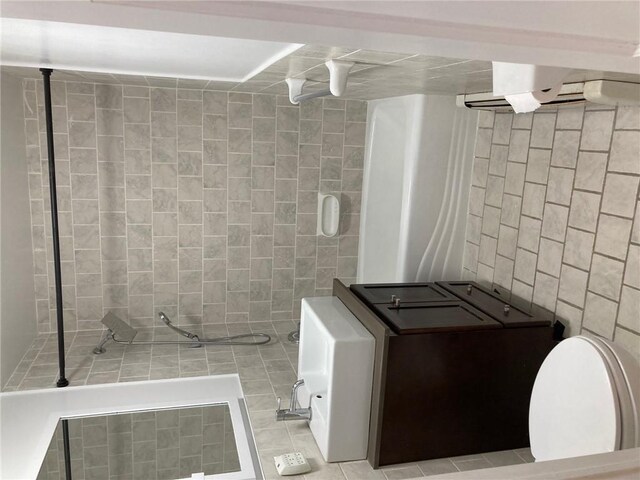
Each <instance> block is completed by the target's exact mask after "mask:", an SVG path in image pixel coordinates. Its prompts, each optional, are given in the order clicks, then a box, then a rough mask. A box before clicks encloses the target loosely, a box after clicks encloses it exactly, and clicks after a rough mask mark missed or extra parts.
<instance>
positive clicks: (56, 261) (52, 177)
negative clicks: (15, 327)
mask: <svg viewBox="0 0 640 480" xmlns="http://www.w3.org/2000/svg"><path fill="white" fill-rule="evenodd" d="M40 71H41V72H42V80H43V82H44V111H45V115H46V120H47V152H48V154H49V194H50V198H51V236H52V237H53V267H54V273H55V279H56V317H57V325H58V365H59V368H60V377H59V378H58V381H57V382H56V386H58V387H66V386H67V385H69V380H67V378H66V377H65V373H64V368H65V364H64V317H63V312H62V272H61V271H60V237H59V234H58V194H57V193H56V159H55V154H54V151H53V115H52V112H51V73H52V72H53V70H52V69H50V68H41V69H40Z"/></svg>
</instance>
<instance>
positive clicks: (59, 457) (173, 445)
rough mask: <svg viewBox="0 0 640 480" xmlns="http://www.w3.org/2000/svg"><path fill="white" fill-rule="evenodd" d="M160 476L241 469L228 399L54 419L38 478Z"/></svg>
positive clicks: (142, 479)
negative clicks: (67, 457)
mask: <svg viewBox="0 0 640 480" xmlns="http://www.w3.org/2000/svg"><path fill="white" fill-rule="evenodd" d="M65 421H66V422H67V425H68V432H69V453H70V459H71V478H73V479H89V478H92V479H105V480H108V479H116V478H117V479H125V478H126V479H136V480H145V479H153V480H161V479H176V478H190V477H191V475H192V474H193V473H199V472H204V474H205V475H213V474H217V473H226V472H235V471H239V470H240V462H239V460H238V451H237V448H236V441H235V436H234V434H233V426H232V423H231V415H230V413H229V406H228V405H227V404H216V405H207V406H199V407H180V408H172V409H164V410H151V411H138V412H129V413H115V414H107V415H99V416H92V417H82V418H78V417H75V418H69V419H61V420H60V421H59V422H58V426H57V427H56V430H55V433H54V435H53V438H52V439H51V443H50V445H49V450H48V451H47V455H46V457H45V459H44V462H43V464H42V467H41V468H40V473H39V474H38V477H37V478H38V480H53V479H55V480H59V479H60V480H63V479H66V478H69V477H68V476H67V472H66V470H65V457H64V429H63V422H65Z"/></svg>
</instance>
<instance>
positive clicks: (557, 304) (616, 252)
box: [464, 105, 640, 355]
mask: <svg viewBox="0 0 640 480" xmlns="http://www.w3.org/2000/svg"><path fill="white" fill-rule="evenodd" d="M507 117H513V118H512V119H509V118H507ZM498 118H500V125H501V126H500V133H498V134H497V128H498V127H497V126H496V125H497V123H498ZM505 125H510V137H509V140H508V141H504V135H505V132H506V131H507V130H506V127H505ZM480 127H481V128H479V129H478V136H477V140H476V151H475V160H474V167H473V176H472V187H471V195H470V202H469V219H468V222H467V234H466V241H467V244H466V249H465V261H464V268H465V271H464V277H465V278H470V279H476V280H477V281H479V282H481V283H485V284H486V285H487V286H492V287H497V288H501V289H502V290H501V291H506V292H507V293H510V294H511V298H512V300H513V301H514V302H516V303H517V304H518V305H521V306H525V307H533V308H535V309H536V311H537V312H540V313H541V314H543V315H546V316H550V317H552V316H553V315H554V314H555V318H556V319H558V320H561V321H562V322H563V323H564V324H565V325H566V327H567V333H568V334H569V335H576V334H578V333H580V332H581V331H586V332H590V333H592V334H596V335H601V336H603V337H606V338H609V339H613V340H614V341H615V342H617V343H619V344H621V345H623V346H625V348H627V349H630V350H631V351H632V353H634V354H636V355H637V354H638V352H639V351H640V348H639V347H640V323H639V322H640V313H639V312H640V305H639V304H638V302H640V233H639V232H640V220H639V216H640V213H639V212H638V206H639V205H640V202H638V195H639V188H640V187H639V185H640V109H639V108H638V107H619V108H617V109H613V108H600V109H592V108H591V106H590V105H587V108H584V107H577V108H562V109H559V110H558V111H557V112H549V111H545V112H538V113H534V114H528V115H509V114H493V113H490V112H481V113H480ZM496 135H498V137H497V138H498V140H497V141H496ZM503 158H506V164H505V165H504V167H503V160H502V159H503ZM496 215H498V218H499V224H498V225H496ZM496 241H497V248H494V242H496Z"/></svg>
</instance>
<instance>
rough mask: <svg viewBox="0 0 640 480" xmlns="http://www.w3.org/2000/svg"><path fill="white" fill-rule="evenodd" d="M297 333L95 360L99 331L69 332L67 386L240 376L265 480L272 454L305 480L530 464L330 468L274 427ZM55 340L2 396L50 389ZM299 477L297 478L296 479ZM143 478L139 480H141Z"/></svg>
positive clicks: (510, 459)
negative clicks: (298, 456) (300, 465)
mask: <svg viewBox="0 0 640 480" xmlns="http://www.w3.org/2000/svg"><path fill="white" fill-rule="evenodd" d="M294 328H295V324H294V323H293V322H289V321H283V322H254V323H250V324H243V325H204V326H203V327H202V328H201V329H194V333H197V334H200V335H204V336H206V337H213V336H223V335H238V334H242V333H251V332H254V333H256V332H264V333H268V334H270V335H271V336H272V337H273V340H272V342H271V343H270V344H268V345H263V346H207V347H204V348H188V347H187V346H184V345H153V346H151V345H118V344H114V343H112V342H109V343H108V344H107V345H106V350H107V351H106V352H105V353H104V354H102V355H93V354H92V353H91V351H92V349H93V348H94V347H95V345H96V344H97V343H98V341H99V339H100V336H101V332H99V331H90V332H77V333H71V334H67V337H66V343H67V345H68V347H67V357H66V360H67V377H68V378H69V381H70V382H71V384H72V385H85V384H86V385H89V384H97V383H114V382H129V381H138V380H154V379H161V378H175V377H190V376H201V375H218V374H225V373H237V374H238V375H239V376H240V380H241V382H242V387H243V389H244V392H245V396H246V400H247V405H248V408H249V413H250V416H251V422H252V425H253V429H254V436H255V439H256V444H257V446H258V450H259V453H260V457H261V459H262V465H263V469H264V474H265V478H266V479H267V480H271V479H276V478H280V477H279V476H278V474H277V473H276V471H275V468H274V466H273V457H274V456H275V455H280V454H282V453H283V452H289V451H294V450H295V451H301V452H302V453H303V454H305V455H306V456H307V458H308V459H309V463H310V464H311V466H312V468H313V471H312V472H311V473H310V474H307V475H305V476H304V477H302V478H304V479H305V480H306V479H307V478H308V479H320V480H369V479H371V480H399V479H410V478H424V477H428V476H430V475H436V474H442V473H451V472H456V471H466V470H475V469H481V468H489V467H497V466H504V465H513V464H518V463H526V462H531V461H533V458H532V457H531V453H530V451H529V449H521V450H513V451H504V452H493V453H487V454H481V455H468V456H463V457H456V458H444V459H438V460H429V461H425V462H419V463H410V464H403V465H393V466H391V467H385V468H382V469H380V470H373V469H372V468H371V467H370V466H369V464H368V463H367V462H366V461H357V462H346V463H340V464H335V463H334V464H327V463H325V462H324V461H323V460H322V456H321V454H320V452H319V450H318V448H317V446H316V444H315V441H314V439H313V436H312V434H311V431H310V430H309V428H308V426H307V425H306V424H305V423H302V422H283V423H276V422H275V420H274V410H275V408H276V397H278V396H280V397H282V399H283V406H285V407H286V406H287V403H288V400H287V399H288V398H289V393H290V389H291V385H292V384H293V382H294V381H295V380H296V367H297V363H298V348H297V346H296V345H292V344H290V343H289V342H288V341H287V334H288V333H289V332H290V331H292V330H293V329H294ZM151 339H155V340H175V339H180V338H179V337H177V335H176V334H175V333H173V332H171V331H169V330H168V329H167V328H162V327H161V328H156V329H147V330H140V331H139V332H138V335H137V336H136V341H143V340H151ZM57 358H58V357H57V340H56V337H55V335H53V334H51V335H42V336H39V337H38V338H37V339H36V341H35V342H34V344H33V345H32V346H31V348H30V349H29V351H28V352H27V353H26V354H25V357H24V358H23V360H22V361H21V363H20V364H19V365H18V367H17V368H16V371H15V372H14V374H13V375H12V377H11V378H10V379H9V381H8V383H7V385H6V386H5V388H4V391H16V390H30V389H40V388H53V387H54V386H55V381H56V376H57V368H58V366H57ZM298 478H301V477H298ZM138 480H142V479H138Z"/></svg>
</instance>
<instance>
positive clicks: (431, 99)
mask: <svg viewBox="0 0 640 480" xmlns="http://www.w3.org/2000/svg"><path fill="white" fill-rule="evenodd" d="M367 115H368V118H367V136H366V144H365V148H366V151H365V170H364V178H363V202H362V204H363V206H362V215H361V225H360V232H361V235H360V248H359V260H358V281H359V282H367V283H369V282H412V281H428V280H441V279H444V278H446V279H450V280H451V279H456V278H460V276H461V274H462V257H463V249H464V234H465V226H466V209H467V202H468V192H469V187H470V177H471V165H472V160H473V144H474V140H475V131H476V127H477V113H476V112H471V111H469V110H463V109H459V108H457V107H456V106H455V98H454V97H451V96H436V95H409V96H404V97H395V98H388V99H382V100H375V101H371V102H369V108H368V114H367Z"/></svg>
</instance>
